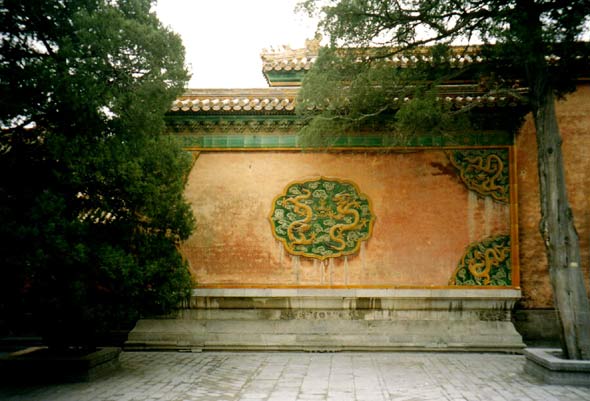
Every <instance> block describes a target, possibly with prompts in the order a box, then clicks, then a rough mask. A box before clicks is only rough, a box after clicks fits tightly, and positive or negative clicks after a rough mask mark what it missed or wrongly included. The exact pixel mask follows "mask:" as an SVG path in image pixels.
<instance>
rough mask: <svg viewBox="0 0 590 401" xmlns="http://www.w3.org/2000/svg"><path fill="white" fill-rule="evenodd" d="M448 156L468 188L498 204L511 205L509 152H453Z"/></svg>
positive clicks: (495, 150)
mask: <svg viewBox="0 0 590 401" xmlns="http://www.w3.org/2000/svg"><path fill="white" fill-rule="evenodd" d="M447 156H448V158H449V160H450V162H451V164H452V165H453V166H455V168H456V169H457V170H458V171H459V175H460V177H461V180H462V181H463V183H464V184H465V185H466V186H467V188H469V189H470V190H472V191H475V192H476V193H478V194H479V195H481V196H489V197H491V198H492V199H494V200H495V201H497V202H500V203H510V185H509V181H510V178H509V172H508V150H506V149H469V150H453V151H448V152H447Z"/></svg>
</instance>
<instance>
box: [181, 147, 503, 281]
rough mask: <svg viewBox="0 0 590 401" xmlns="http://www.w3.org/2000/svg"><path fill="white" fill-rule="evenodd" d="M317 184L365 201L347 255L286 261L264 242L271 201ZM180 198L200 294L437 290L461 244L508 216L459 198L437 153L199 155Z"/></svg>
mask: <svg viewBox="0 0 590 401" xmlns="http://www.w3.org/2000/svg"><path fill="white" fill-rule="evenodd" d="M319 176H324V177H333V178H339V179H344V180H349V181H353V182H355V183H356V184H357V185H358V187H359V188H360V190H361V191H362V192H363V193H364V194H366V195H367V196H368V197H369V198H370V200H371V202H372V207H373V213H374V215H375V216H376V221H375V224H374V228H373V234H372V237H371V238H370V239H369V240H368V241H367V242H365V243H363V245H362V246H361V249H360V251H359V253H358V254H356V255H352V256H347V257H339V258H335V259H328V260H325V261H323V262H322V261H319V260H315V259H309V258H305V257H297V256H291V255H289V254H288V253H287V252H286V251H285V250H284V248H283V244H282V243H280V242H279V241H278V240H276V239H275V238H274V237H273V235H272V232H271V226H270V223H269V220H268V216H269V213H270V210H271V206H272V202H273V198H274V197H275V196H277V195H279V194H280V193H282V192H283V190H284V189H285V187H286V186H287V185H288V184H289V183H290V182H292V181H301V180H304V179H308V178H309V179H311V178H317V177H319ZM186 196H187V198H188V200H189V201H190V203H191V204H192V207H193V211H194V213H195V216H196V219H197V228H196V230H195V233H194V234H193V236H192V237H191V238H190V239H189V240H188V241H187V242H186V243H185V244H183V253H184V255H185V256H186V257H187V258H188V260H189V263H190V267H191V270H192V273H193V275H194V277H195V279H196V281H197V283H198V285H200V286H216V285H219V286H277V287H280V286H293V287H314V286H344V287H346V286H351V287H353V286H360V287H363V286H367V287H370V286H417V287H425V286H426V287H427V286H446V285H447V283H448V281H449V279H450V278H451V276H452V274H453V272H454V270H455V268H456V266H457V263H458V262H459V259H460V258H461V256H462V255H463V253H464V251H465V248H466V247H467V246H468V245H469V244H470V243H472V242H475V241H479V240H482V239H484V238H486V237H488V236H490V235H498V234H509V233H510V207H509V206H508V205H505V204H500V203H496V202H494V201H492V200H491V199H489V198H487V199H482V198H479V197H478V196H477V195H475V194H474V193H473V192H470V191H468V190H467V189H466V187H465V186H464V184H463V183H462V182H461V181H460V179H459V178H458V177H457V175H456V173H455V172H454V170H453V167H452V166H451V165H450V163H449V161H448V159H447V157H446V155H445V153H444V152H443V151H441V150H420V151H415V152H408V153H399V152H398V153H383V152H374V153H358V152H357V153H354V152H343V153H319V152H318V153H313V152H309V153H304V152H300V151H296V152H295V151H293V152H291V151H283V152H280V151H255V152H236V151H231V152H230V151H225V152H203V153H201V154H200V155H199V157H198V159H197V161H196V163H195V166H194V168H193V170H192V172H191V174H190V176H189V182H188V187H187V190H186Z"/></svg>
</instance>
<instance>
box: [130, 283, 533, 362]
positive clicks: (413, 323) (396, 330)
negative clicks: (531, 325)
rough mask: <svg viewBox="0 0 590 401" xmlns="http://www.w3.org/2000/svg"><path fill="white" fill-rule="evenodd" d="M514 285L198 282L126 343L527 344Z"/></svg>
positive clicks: (292, 346)
mask: <svg viewBox="0 0 590 401" xmlns="http://www.w3.org/2000/svg"><path fill="white" fill-rule="evenodd" d="M519 297H520V291H518V290H512V289H482V290H479V289H255V288H251V289H198V290H196V291H195V293H194V295H193V298H192V300H191V305H190V306H191V307H190V309H184V310H181V311H179V312H178V313H177V314H176V315H175V316H167V317H165V318H160V319H144V320H141V321H139V322H138V323H137V325H136V327H135V328H134V329H133V330H132V331H131V333H130V334H129V337H128V341H127V343H126V346H125V348H126V349H187V350H193V351H194V350H242V349H243V350H304V351H305V350H306V351H321V350H325V351H337V350H374V351H378V350H379V351H384V350H437V351H440V350H461V351H469V350H473V351H475V350H477V351H482V350H483V351H507V352H519V351H520V350H522V348H524V344H523V342H522V338H521V336H520V334H518V332H517V331H516V330H515V328H514V325H513V324H512V322H511V310H512V308H513V306H514V303H515V301H516V300H517V299H518V298H519Z"/></svg>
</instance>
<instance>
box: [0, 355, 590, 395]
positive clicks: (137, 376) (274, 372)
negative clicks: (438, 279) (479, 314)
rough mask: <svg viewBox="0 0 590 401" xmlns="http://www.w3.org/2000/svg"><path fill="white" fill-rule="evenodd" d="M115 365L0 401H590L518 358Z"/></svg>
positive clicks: (266, 358) (187, 358) (170, 360)
mask: <svg viewBox="0 0 590 401" xmlns="http://www.w3.org/2000/svg"><path fill="white" fill-rule="evenodd" d="M121 363H122V368H121V369H120V370H119V371H118V372H116V373H112V374H109V375H108V376H104V377H102V378H100V379H97V380H95V381H93V382H90V383H74V384H61V385H49V386H41V387H26V388H25V387H15V386H8V387H7V386H6V385H4V387H3V388H0V400H35V401H53V400H55V401H57V400H59V401H66V400H67V401H86V400H96V401H131V400H137V401H140V400H141V401H161V400H162V401H163V400H167V401H197V400H207V401H216V400H243V401H246V400H252V401H253V400H267V401H271V400H272V401H290V400H293V401H294V400H303V401H312V400H333V401H347V400H359V401H360V400H366V401H381V400H395V401H430V400H431V401H444V400H449V401H450V400H452V401H459V400H462V401H463V400H464V401H475V400H481V401H504V400H509V401H523V400H534V401H546V400H547V401H548V400H555V401H569V400H571V401H574V400H590V388H588V387H572V386H556V385H546V384H543V383H540V382H539V381H537V380H535V379H533V378H532V377H529V376H527V375H526V374H525V373H524V372H523V365H524V357H523V356H521V355H505V354H479V353H418V352H395V353H381V352H380V353H364V352H350V353H349V352H343V353H299V352H297V353H295V352H293V353H288V352H285V353H278V352H277V353H270V352H242V353H236V352H206V353H181V352H126V353H123V354H122V355H121Z"/></svg>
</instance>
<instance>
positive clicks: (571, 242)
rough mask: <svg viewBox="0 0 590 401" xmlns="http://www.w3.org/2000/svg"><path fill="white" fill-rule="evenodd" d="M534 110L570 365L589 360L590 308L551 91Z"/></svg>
mask: <svg viewBox="0 0 590 401" xmlns="http://www.w3.org/2000/svg"><path fill="white" fill-rule="evenodd" d="M542 92H544V93H537V100H538V102H535V103H536V104H534V106H533V114H534V120H535V128H536V132H537V147H538V148H537V150H538V166H539V185H540V195H541V224H540V230H541V235H542V236H543V239H544V241H545V246H546V249H547V259H548V263H549V275H550V279H551V285H552V287H553V300H554V303H555V308H556V310H557V312H558V315H559V320H560V323H561V334H562V343H563V351H564V353H565V354H566V356H567V357H568V358H569V359H587V360H589V359H590V305H589V302H588V296H587V294H586V287H585V284H584V275H583V273H582V270H581V268H580V244H579V240H578V233H577V232H576V228H575V226H574V220H573V215H572V211H571V209H570V205H569V201H568V196H567V189H566V185H565V173H564V165H563V155H562V152H561V135H560V132H559V127H558V125H557V116H556V114H555V97H554V94H553V91H552V90H551V88H550V87H546V88H545V89H544V90H543V91H542Z"/></svg>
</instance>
